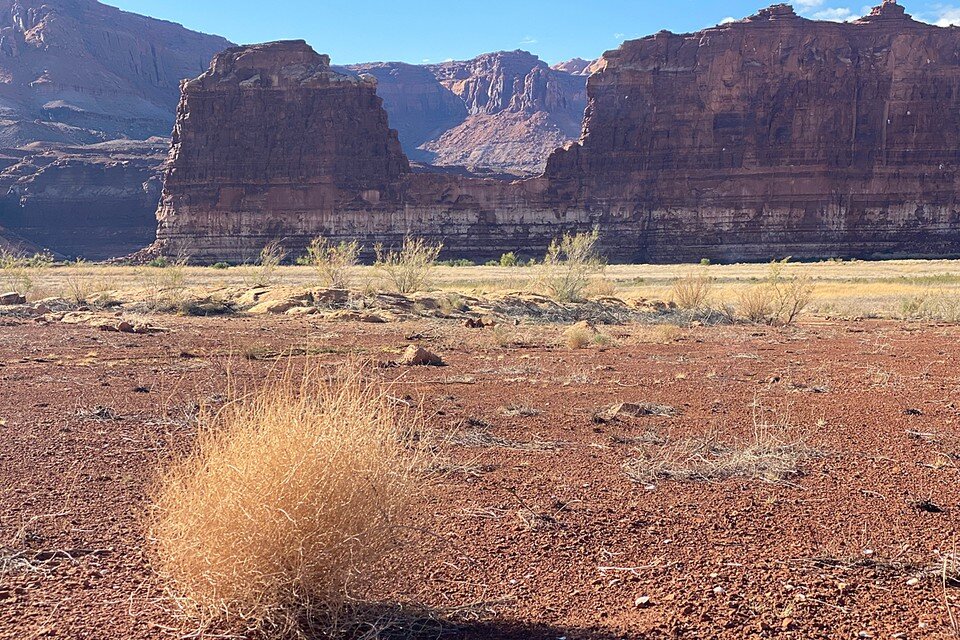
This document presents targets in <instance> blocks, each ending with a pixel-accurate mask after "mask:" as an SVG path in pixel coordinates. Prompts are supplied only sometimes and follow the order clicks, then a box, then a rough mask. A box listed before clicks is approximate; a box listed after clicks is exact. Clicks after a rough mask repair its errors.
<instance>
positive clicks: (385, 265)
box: [374, 236, 443, 294]
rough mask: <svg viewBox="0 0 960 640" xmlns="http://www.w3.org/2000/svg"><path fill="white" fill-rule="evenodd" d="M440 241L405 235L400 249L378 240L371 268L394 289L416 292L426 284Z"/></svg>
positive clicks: (440, 248)
mask: <svg viewBox="0 0 960 640" xmlns="http://www.w3.org/2000/svg"><path fill="white" fill-rule="evenodd" d="M442 249H443V245H442V244H430V243H428V242H427V241H426V240H424V239H423V238H414V237H411V236H407V237H406V238H404V239H403V247H402V248H401V249H400V250H399V251H393V250H387V249H384V247H383V245H380V244H378V245H377V246H376V247H375V248H374V251H375V253H376V255H377V260H376V263H375V264H374V268H375V269H376V271H377V272H378V273H379V274H380V276H381V277H382V278H383V279H385V280H386V281H387V283H388V286H390V287H391V288H392V289H393V290H394V291H396V292H397V293H404V294H406V293H415V292H417V291H421V290H423V289H424V288H426V287H427V285H428V283H429V281H430V275H431V273H432V272H433V269H434V266H435V265H436V262H437V258H438V257H439V256H440V251H441V250H442Z"/></svg>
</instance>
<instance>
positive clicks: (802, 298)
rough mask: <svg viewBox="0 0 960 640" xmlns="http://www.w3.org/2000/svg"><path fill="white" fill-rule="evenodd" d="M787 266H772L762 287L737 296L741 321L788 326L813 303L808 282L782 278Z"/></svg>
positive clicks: (783, 262) (781, 264) (808, 280)
mask: <svg viewBox="0 0 960 640" xmlns="http://www.w3.org/2000/svg"><path fill="white" fill-rule="evenodd" d="M786 263H787V260H783V261H775V262H772V263H771V264H770V270H769V272H768V274H767V277H766V278H765V279H764V281H763V282H762V283H760V284H759V285H756V286H753V287H751V288H749V289H747V290H746V291H742V292H741V293H740V295H739V296H738V298H737V303H738V304H737V310H738V311H739V313H740V315H741V316H742V317H743V318H744V319H746V320H748V321H749V322H754V323H757V324H769V325H775V326H787V325H791V324H793V323H794V322H795V321H796V319H797V318H798V317H799V316H800V314H801V313H803V311H804V310H805V309H806V308H807V307H808V306H809V305H810V302H811V300H813V284H812V283H811V281H810V278H809V277H808V276H805V275H801V276H794V277H787V276H784V275H783V267H784V265H786Z"/></svg>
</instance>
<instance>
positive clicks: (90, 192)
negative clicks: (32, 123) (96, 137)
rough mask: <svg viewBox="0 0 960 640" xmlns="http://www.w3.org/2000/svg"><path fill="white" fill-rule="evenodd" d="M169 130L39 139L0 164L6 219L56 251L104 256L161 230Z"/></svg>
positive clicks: (0, 214)
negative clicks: (162, 134)
mask: <svg viewBox="0 0 960 640" xmlns="http://www.w3.org/2000/svg"><path fill="white" fill-rule="evenodd" d="M168 148H169V142H168V140H167V139H166V138H151V139H149V140H146V141H129V140H115V141H111V142H102V143H99V144H95V145H86V146H77V147H68V146H59V145H58V146H55V147H54V146H49V147H48V148H43V147H39V146H37V145H35V146H34V148H33V149H31V150H30V152H29V153H27V154H25V155H24V156H23V157H22V158H20V159H19V160H18V161H16V162H15V163H13V164H11V165H10V166H8V167H6V168H5V169H4V170H3V171H2V172H0V193H5V194H6V195H5V196H3V197H0V219H2V221H3V226H5V227H7V228H8V230H9V231H11V232H14V233H16V234H17V236H18V237H19V238H21V239H27V240H29V242H30V243H31V244H33V245H37V246H40V247H43V248H44V249H46V250H48V251H51V252H52V253H55V254H57V255H62V256H66V257H77V256H83V257H84V258H86V259H88V260H105V259H108V258H113V257H116V256H120V255H125V254H127V253H132V252H134V251H136V250H138V249H139V248H141V247H143V246H144V245H145V244H149V243H150V242H151V241H152V239H153V237H154V236H155V234H156V217H155V212H156V207H157V201H158V200H159V197H160V191H161V182H160V171H161V168H162V166H163V163H164V161H165V159H166V157H167V149H168Z"/></svg>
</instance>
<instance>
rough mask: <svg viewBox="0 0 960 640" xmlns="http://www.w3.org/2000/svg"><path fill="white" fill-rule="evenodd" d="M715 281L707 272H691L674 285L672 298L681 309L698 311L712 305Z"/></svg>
mask: <svg viewBox="0 0 960 640" xmlns="http://www.w3.org/2000/svg"><path fill="white" fill-rule="evenodd" d="M713 287H714V281H713V278H711V277H710V276H709V275H707V273H706V272H705V271H696V272H694V271H691V272H690V273H688V274H686V275H685V276H683V277H682V278H679V279H678V280H677V281H676V282H674V283H673V291H672V295H671V297H672V298H673V301H674V302H676V303H677V306H678V307H680V308H681V309H685V310H688V311H698V310H701V309H706V308H707V307H708V306H709V305H710V301H711V298H712V295H713Z"/></svg>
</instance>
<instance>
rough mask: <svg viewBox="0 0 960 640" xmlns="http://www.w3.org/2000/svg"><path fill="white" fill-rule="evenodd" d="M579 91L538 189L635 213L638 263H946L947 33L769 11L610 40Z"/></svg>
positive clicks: (953, 138)
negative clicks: (613, 43)
mask: <svg viewBox="0 0 960 640" xmlns="http://www.w3.org/2000/svg"><path fill="white" fill-rule="evenodd" d="M589 91H590V96H591V99H590V105H589V107H588V110H587V117H586V120H585V123H584V136H583V138H582V141H581V143H580V144H578V145H574V146H572V147H570V148H568V149H566V150H563V151H558V152H557V153H556V154H555V155H554V156H553V157H552V158H551V159H550V162H549V164H548V168H547V178H548V180H549V181H550V182H551V184H552V185H554V186H555V187H556V188H558V189H561V190H564V191H566V192H567V193H568V194H569V197H570V199H571V200H574V201H577V202H586V203H591V202H592V203H613V202H615V203H617V204H612V205H604V206H614V207H623V206H630V207H635V212H636V214H637V215H638V217H640V218H641V219H642V222H641V224H642V225H643V228H644V232H643V236H642V241H641V249H642V250H641V254H642V255H643V256H644V257H646V258H648V259H651V260H658V261H659V260H669V259H671V258H672V257H674V256H676V255H677V253H676V249H675V247H679V248H681V249H682V255H684V256H685V257H695V256H696V255H699V254H702V255H704V256H708V257H717V258H721V259H731V260H732V259H767V258H770V257H772V256H776V255H793V256H797V257H810V258H815V257H828V256H831V255H847V256H874V255H890V256H918V255H956V254H957V253H960V213H958V211H960V203H958V198H957V195H958V186H960V183H958V177H960V174H958V170H960V29H957V28H952V27H951V28H939V27H935V26H932V25H929V24H925V23H921V22H917V21H914V20H912V19H911V18H910V17H909V16H908V15H906V14H905V12H904V9H903V7H901V6H899V5H897V4H896V3H894V2H889V1H888V2H885V3H884V4H882V5H881V6H879V7H877V8H876V9H874V10H873V12H872V13H871V14H870V15H868V16H867V17H865V18H863V19H861V20H859V21H857V22H855V23H853V24H843V23H833V22H813V21H810V20H805V19H803V18H800V17H798V16H797V15H796V14H795V13H794V12H793V10H792V9H791V8H790V7H789V6H787V5H775V6H773V7H771V8H769V9H766V10H764V11H761V12H760V13H759V14H757V15H755V16H753V17H751V18H749V19H747V20H743V21H740V22H735V23H732V24H726V25H723V26H720V27H717V28H714V29H708V30H706V31H703V32H700V33H696V34H686V35H676V34H672V33H667V32H661V33H659V34H656V35H654V36H651V37H649V38H644V39H642V40H637V41H633V42H627V43H625V44H624V45H623V46H621V47H620V48H619V49H618V50H616V51H613V52H609V53H607V54H606V55H605V56H604V61H603V68H602V69H601V70H600V71H599V72H598V73H595V74H594V75H593V76H592V77H591V78H590V81H589Z"/></svg>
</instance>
